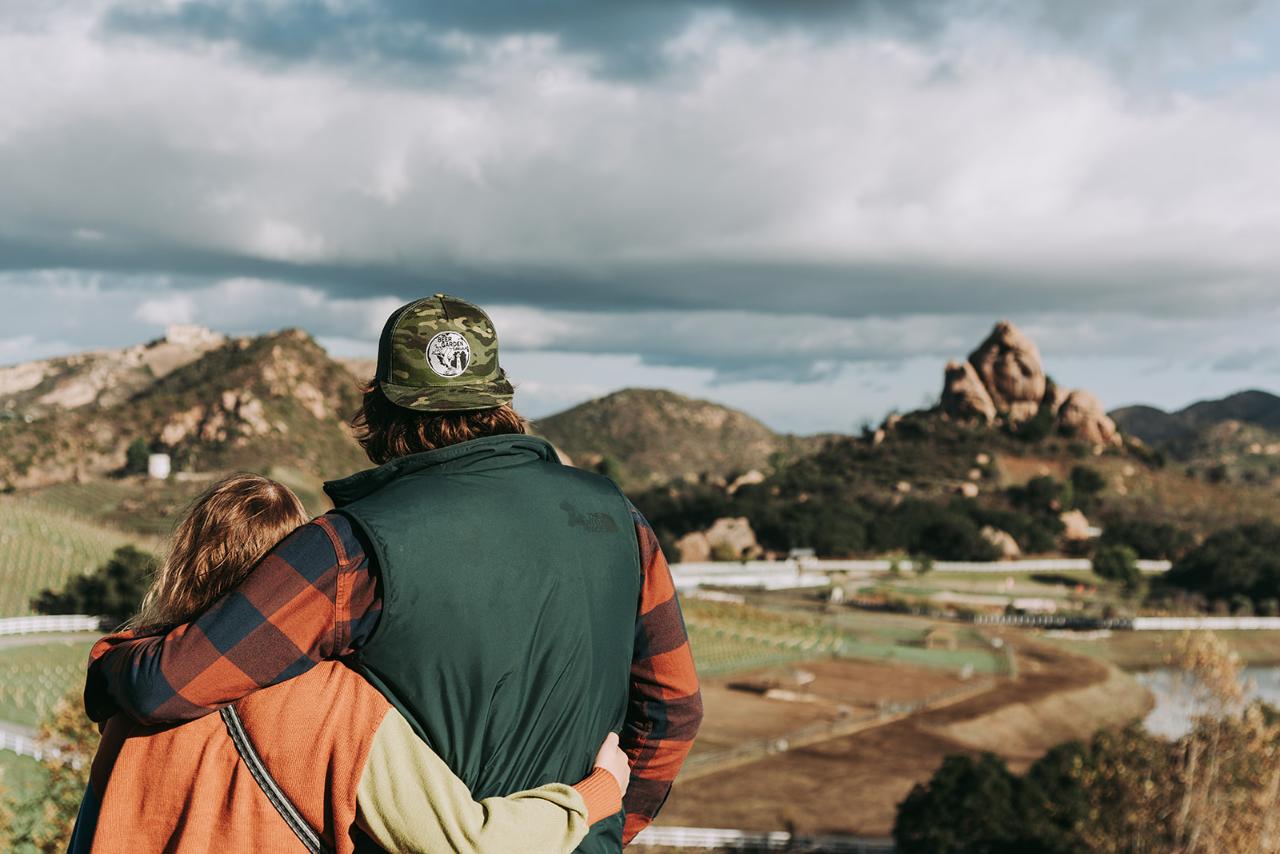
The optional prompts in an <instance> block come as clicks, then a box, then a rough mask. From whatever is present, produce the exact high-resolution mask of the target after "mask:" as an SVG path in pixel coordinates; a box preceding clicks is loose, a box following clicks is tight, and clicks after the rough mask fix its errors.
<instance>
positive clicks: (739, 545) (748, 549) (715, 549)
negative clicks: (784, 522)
mask: <svg viewBox="0 0 1280 854" xmlns="http://www.w3.org/2000/svg"><path fill="white" fill-rule="evenodd" d="M705 536H706V538H707V544H708V546H709V548H710V552H711V554H712V555H717V554H722V555H732V556H733V558H734V559H741V558H753V557H756V556H758V555H759V554H760V551H761V549H760V544H759V543H758V542H756V532H755V531H753V530H752V529H751V523H750V522H749V521H747V517H745V516H738V517H736V518H728V517H726V518H723V519H717V520H716V521H715V523H714V524H712V526H711V527H710V528H708V529H707V531H706V535H705Z"/></svg>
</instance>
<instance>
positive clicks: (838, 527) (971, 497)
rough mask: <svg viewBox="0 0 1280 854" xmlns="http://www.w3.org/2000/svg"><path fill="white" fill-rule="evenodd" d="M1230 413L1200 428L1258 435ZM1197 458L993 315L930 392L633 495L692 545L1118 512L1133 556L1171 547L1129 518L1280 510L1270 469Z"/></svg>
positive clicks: (701, 554) (934, 533)
mask: <svg viewBox="0 0 1280 854" xmlns="http://www.w3.org/2000/svg"><path fill="white" fill-rule="evenodd" d="M1234 411H1239V410H1238V409H1237V410H1234ZM1239 424H1240V422H1233V421H1228V422H1223V423H1222V424H1221V425H1218V427H1216V428H1214V429H1213V430H1211V431H1209V432H1208V433H1207V435H1209V436H1215V437H1218V438H1219V440H1220V441H1226V439H1228V438H1230V439H1232V440H1233V441H1234V440H1239V441H1244V440H1245V439H1248V440H1249V441H1250V442H1251V443H1253V445H1251V446H1250V447H1253V446H1254V445H1256V444H1257V440H1256V437H1252V436H1251V434H1250V432H1249V430H1244V429H1235V428H1232V427H1231V426H1230V425H1236V427H1239ZM1250 429H1261V428H1250ZM1257 447H1258V448H1261V450H1262V452H1264V453H1265V452H1266V450H1267V448H1268V446H1265V445H1257ZM1277 447H1278V448H1280V446H1277ZM1192 468H1193V470H1192V471H1188V467H1186V466H1171V465H1168V464H1167V463H1166V462H1165V460H1164V458H1163V457H1162V456H1161V455H1160V454H1158V453H1153V452H1152V451H1150V450H1149V449H1148V448H1147V447H1146V446H1144V445H1143V444H1142V443H1139V442H1136V441H1135V440H1134V439H1132V438H1126V436H1125V434H1124V432H1123V429H1122V428H1121V427H1118V426H1117V424H1116V422H1115V421H1113V420H1112V419H1111V418H1110V417H1109V416H1108V415H1107V413H1106V411H1105V410H1104V409H1103V407H1102V404H1101V403H1100V402H1099V401H1098V400H1097V398H1096V397H1095V396H1094V395H1093V394H1091V393H1090V392H1088V391H1087V390H1084V389H1075V390H1071V391H1067V390H1063V389H1059V388H1057V387H1056V386H1055V384H1054V383H1053V381H1052V379H1050V377H1049V375H1048V373H1047V372H1046V370H1045V367H1044V365H1043V364H1042V362H1041V358H1040V354H1039V352H1038V350H1037V348H1036V347H1035V344H1034V343H1033V342H1032V341H1031V340H1030V339H1029V338H1028V337H1027V336H1026V335H1025V334H1024V333H1022V332H1021V331H1019V330H1018V329H1017V328H1016V327H1014V326H1013V325H1012V324H1009V323H1000V324H997V325H996V327H995V329H994V330H993V331H992V333H991V335H989V336H988V337H987V339H986V340H985V341H983V342H982V344H981V345H980V346H979V347H978V348H977V349H976V350H975V351H974V352H973V353H972V354H971V355H970V356H969V357H968V359H966V360H964V361H955V362H951V363H950V364H948V365H947V367H946V369H945V372H944V376H943V390H942V394H941V396H940V398H939V401H938V404H937V405H936V406H934V407H931V408H929V409H923V410H919V411H916V412H911V413H907V414H905V415H902V416H897V415H894V416H890V417H889V418H888V419H886V420H885V422H884V423H883V424H882V425H881V426H880V428H879V429H876V430H868V431H866V433H865V434H864V435H862V436H839V437H833V438H831V439H829V440H828V441H827V442H826V443H824V445H823V446H822V447H821V448H820V449H818V450H816V451H815V452H813V453H811V454H808V455H805V456H802V457H797V458H796V459H794V460H792V461H791V462H790V463H789V464H786V465H784V466H781V467H778V468H776V469H774V470H773V471H771V472H770V473H769V475H768V476H767V477H766V478H765V479H764V480H763V481H762V482H760V483H756V484H751V485H746V486H743V487H742V488H739V489H736V490H729V489H726V488H725V487H724V486H723V485H717V484H714V483H700V484H692V483H683V484H682V483H672V484H669V485H666V486H663V487H659V488H654V489H650V490H648V491H646V492H643V493H638V494H636V495H635V496H634V498H635V501H636V504H637V506H638V507H639V508H640V510H642V511H643V512H644V513H645V514H646V516H648V518H649V520H650V521H651V522H652V523H653V525H654V527H655V529H656V530H657V531H658V533H659V536H660V537H661V538H662V540H663V542H664V547H666V548H669V549H671V550H672V551H673V553H676V554H680V555H681V556H683V557H684V559H686V560H705V559H706V556H707V555H708V554H714V553H716V552H717V550H718V551H719V552H721V553H724V554H733V555H734V556H750V555H753V554H758V553H764V554H771V553H772V554H785V553H786V552H787V551H789V550H790V549H794V548H811V549H814V550H816V551H817V553H818V554H819V555H820V556H830V557H844V556H871V555H878V554H888V553H894V552H897V553H904V552H905V553H908V554H924V555H928V556H930V557H933V558H935V559H941V560H989V559H994V558H996V557H1000V556H1001V555H1004V556H1016V555H1018V554H1062V553H1068V554H1075V555H1085V554H1089V553H1090V552H1091V551H1092V549H1093V548H1094V545H1095V541H1094V539H1093V537H1094V535H1093V534H1091V533H1090V531H1091V530H1095V529H1096V528H1097V527H1102V528H1104V529H1105V528H1107V527H1108V526H1112V525H1114V527H1115V529H1116V531H1117V532H1118V531H1122V530H1123V531H1125V532H1126V533H1125V534H1124V536H1127V537H1129V538H1130V539H1131V540H1132V543H1130V541H1128V540H1126V541H1125V544H1134V545H1135V548H1137V549H1138V550H1139V552H1140V554H1141V556H1143V557H1151V558H1161V557H1164V556H1165V554H1164V553H1165V552H1167V551H1169V548H1168V547H1166V546H1157V545H1153V543H1151V542H1142V543H1138V541H1137V540H1138V538H1137V536H1136V535H1135V534H1134V533H1133V532H1134V531H1135V530H1138V529H1142V530H1145V531H1151V530H1157V529H1158V530H1160V531H1162V532H1164V531H1166V530H1168V531H1170V532H1178V533H1179V534H1180V535H1181V536H1182V538H1183V539H1182V540H1181V542H1188V541H1190V540H1194V539H1195V538H1199V537H1203V536H1205V535H1207V534H1208V533H1210V532H1212V531H1215V530H1217V529H1219V528H1222V527H1226V526H1229V525H1232V524H1237V523H1239V522H1241V521H1246V520H1248V521H1252V520H1257V519H1264V518H1268V517H1271V516H1274V515H1275V514H1276V513H1280V493H1277V492H1276V491H1275V490H1274V489H1270V488H1268V487H1267V486H1266V484H1265V483H1264V482H1260V481H1258V480H1253V481H1252V482H1245V481H1249V480H1250V479H1249V478H1242V479H1241V482H1235V481H1234V480H1232V479H1231V478H1229V477H1209V476H1204V477H1201V476H1200V474H1202V473H1201V472H1199V471H1198V470H1194V467H1192ZM744 519H745V520H746V525H745V526H744V524H743V523H742V522H741V520H744ZM734 520H738V521H737V522H734ZM731 531H732V532H733V539H732V540H731V539H730V538H729V533H730V532H731ZM1115 536H1120V534H1119V533H1116V534H1115ZM1162 536H1163V534H1162ZM1170 536H1172V534H1170ZM1188 538H1189V539H1188Z"/></svg>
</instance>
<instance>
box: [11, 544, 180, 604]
mask: <svg viewBox="0 0 1280 854" xmlns="http://www.w3.org/2000/svg"><path fill="white" fill-rule="evenodd" d="M155 571H156V559H155V558H154V557H152V556H151V555H149V554H147V553H146V552H143V551H139V550H138V549H136V548H134V547H133V546H121V547H120V548H118V549H116V551H115V553H114V554H113V555H112V556H111V558H110V559H108V560H107V562H106V563H104V564H103V565H102V566H100V567H98V569H97V570H95V571H94V572H93V573H91V574H89V575H80V576H76V577H74V578H72V579H70V580H69V581H68V582H67V585H66V587H64V588H63V589H62V590H60V591H55V590H50V589H48V588H46V589H44V590H42V591H40V594H39V595H38V596H36V598H35V599H33V600H31V607H32V608H34V609H35V610H36V611H38V612H39V613H41V614H91V615H93V616H97V617H106V618H109V619H111V620H112V621H113V622H115V623H123V622H124V621H125V620H127V619H129V618H130V617H132V616H133V615H134V614H136V613H138V607H139V606H140V605H141V604H142V597H143V594H145V593H146V591H147V587H148V585H150V583H151V577H152V575H154V574H155Z"/></svg>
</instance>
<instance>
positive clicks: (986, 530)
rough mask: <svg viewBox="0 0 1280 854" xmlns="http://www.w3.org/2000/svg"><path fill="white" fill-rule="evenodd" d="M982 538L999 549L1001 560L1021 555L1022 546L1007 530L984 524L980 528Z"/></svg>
mask: <svg viewBox="0 0 1280 854" xmlns="http://www.w3.org/2000/svg"><path fill="white" fill-rule="evenodd" d="M982 538H983V539H984V540H986V541H987V542H988V543H991V545H993V546H995V547H996V548H998V549H999V550H1000V559H1001V560H1013V559H1015V558H1018V557H1021V556H1022V548H1021V547H1020V546H1019V545H1018V541H1017V540H1015V539H1014V538H1013V534H1010V533H1009V532H1008V531H1002V530H1000V529H999V528H993V527H991V526H990V525H985V526H983V528H982Z"/></svg>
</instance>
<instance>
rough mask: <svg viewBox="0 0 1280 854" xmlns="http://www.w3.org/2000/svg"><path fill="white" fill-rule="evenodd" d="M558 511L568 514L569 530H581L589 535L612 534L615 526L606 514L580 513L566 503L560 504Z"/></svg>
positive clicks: (614, 531)
mask: <svg viewBox="0 0 1280 854" xmlns="http://www.w3.org/2000/svg"><path fill="white" fill-rule="evenodd" d="M560 509H561V510H563V511H564V512H566V513H568V514H569V527H570V528H583V529H585V530H586V531H587V532H588V533H591V534H613V533H616V532H617V530H618V526H617V524H616V523H615V522H614V521H613V518H612V517H611V516H610V515H609V514H608V513H586V514H584V513H582V512H581V511H580V510H578V508H577V507H574V506H573V505H572V504H570V503H569V502H568V501H562V502H560Z"/></svg>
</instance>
